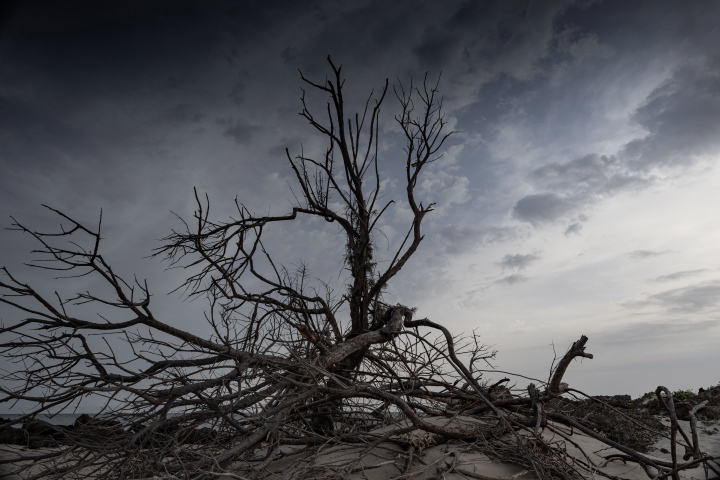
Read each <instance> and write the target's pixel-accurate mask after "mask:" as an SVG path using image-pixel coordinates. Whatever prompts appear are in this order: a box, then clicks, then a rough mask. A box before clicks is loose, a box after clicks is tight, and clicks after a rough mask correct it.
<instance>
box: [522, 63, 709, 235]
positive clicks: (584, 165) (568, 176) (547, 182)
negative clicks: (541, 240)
mask: <svg viewBox="0 0 720 480" xmlns="http://www.w3.org/2000/svg"><path fill="white" fill-rule="evenodd" d="M632 121H633V122H635V123H636V124H637V125H640V126H641V127H642V128H643V129H644V130H645V131H647V134H646V135H645V136H644V137H641V138H636V139H634V140H632V141H630V142H628V143H626V144H625V145H624V146H623V147H622V148H621V149H620V150H619V151H618V152H616V153H615V154H614V155H612V156H605V155H600V154H595V153H592V154H588V155H585V156H583V157H580V158H576V159H573V160H570V161H567V162H551V163H549V164H547V165H545V166H542V167H540V168H537V169H535V170H533V171H532V172H531V173H530V175H529V180H530V181H531V182H532V184H533V185H534V186H535V187H536V188H537V189H539V190H544V192H542V193H535V194H531V195H527V196H525V197H523V198H521V199H520V200H518V201H517V203H516V204H515V206H514V208H513V212H512V213H513V216H514V217H515V218H517V219H518V220H521V221H525V222H529V223H531V224H533V225H540V224H543V223H552V222H556V221H558V220H560V219H562V218H566V217H567V216H569V215H570V214H572V213H576V212H578V211H582V210H584V209H586V208H588V207H590V206H592V205H593V204H595V203H597V202H599V201H602V200H603V199H604V198H608V197H611V196H614V195H617V194H619V193H622V192H628V191H639V190H643V189H645V188H647V187H649V186H651V185H653V184H655V183H656V182H657V181H658V175H659V174H660V175H663V176H666V177H667V176H670V177H676V176H679V175H682V174H683V173H684V172H685V169H686V168H687V167H689V166H692V165H694V164H696V163H697V162H699V161H703V160H708V161H711V162H713V163H714V162H716V161H717V153H718V152H719V151H720V135H718V132H720V57H717V56H714V57H705V58H704V59H698V60H693V61H690V62H687V63H685V64H683V65H681V66H680V67H679V68H677V69H676V70H675V71H674V72H673V74H672V76H671V77H670V78H669V79H668V80H666V81H665V82H663V83H662V84H661V85H660V86H658V87H657V88H655V89H654V90H653V91H652V92H651V93H650V95H648V96H647V98H646V99H645V101H644V102H643V104H642V105H640V106H639V107H638V108H637V109H636V111H635V113H634V114H633V116H632ZM577 231H578V228H577V227H576V228H574V229H573V230H571V231H570V233H573V232H577Z"/></svg>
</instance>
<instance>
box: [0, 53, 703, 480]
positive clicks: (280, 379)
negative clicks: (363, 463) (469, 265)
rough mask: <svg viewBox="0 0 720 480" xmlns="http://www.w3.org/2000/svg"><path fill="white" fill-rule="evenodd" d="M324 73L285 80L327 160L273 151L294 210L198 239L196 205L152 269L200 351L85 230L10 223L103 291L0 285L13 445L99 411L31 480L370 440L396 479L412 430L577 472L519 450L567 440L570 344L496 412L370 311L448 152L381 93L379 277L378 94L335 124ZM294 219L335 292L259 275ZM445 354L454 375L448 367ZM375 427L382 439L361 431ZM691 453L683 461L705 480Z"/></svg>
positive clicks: (436, 356)
mask: <svg viewBox="0 0 720 480" xmlns="http://www.w3.org/2000/svg"><path fill="white" fill-rule="evenodd" d="M328 61H329V63H330V68H331V70H332V75H331V78H330V79H327V80H326V81H325V82H322V83H316V82H313V81H311V80H309V79H307V78H306V77H304V76H303V75H302V74H301V80H302V82H304V84H305V85H306V86H307V88H309V89H312V90H314V91H316V92H319V93H320V94H322V95H325V96H326V97H327V99H328V102H327V107H326V109H325V111H324V113H323V115H322V116H319V115H316V114H315V113H314V112H313V110H311V107H310V106H309V105H308V104H307V103H306V97H305V94H304V93H303V97H302V111H301V113H300V115H301V116H302V117H303V118H304V119H305V120H307V121H308V122H309V124H310V125H311V126H312V127H313V128H314V129H315V130H316V131H317V132H318V133H319V134H320V135H322V136H324V137H325V138H326V139H327V142H328V144H327V145H328V146H327V148H326V150H325V151H324V154H323V155H322V156H321V157H320V158H314V157H310V156H305V154H304V153H303V154H301V155H299V156H296V157H292V156H291V155H290V154H289V152H288V153H287V157H288V161H289V165H290V168H291V169H292V171H293V173H294V176H295V179H296V180H297V188H298V193H299V194H298V195H297V196H296V198H297V199H298V200H297V202H296V203H295V204H293V205H292V206H291V207H292V208H291V210H290V211H289V213H287V214H285V215H280V216H262V215H256V214H254V213H252V212H250V211H249V210H248V209H247V208H245V206H243V205H242V204H240V203H237V213H236V217H235V218H233V219H231V220H229V221H217V220H215V219H212V218H211V217H210V214H209V201H208V199H207V197H205V198H201V197H200V196H198V195H197V193H196V195H195V198H196V202H197V210H196V212H195V214H194V217H193V218H192V220H191V221H189V222H187V223H185V222H184V223H183V229H181V230H177V231H173V232H172V233H171V234H170V235H169V236H167V237H166V238H165V239H164V244H163V246H161V247H160V248H158V249H157V250H156V252H155V255H156V256H159V257H162V258H164V259H165V260H167V261H169V262H170V264H171V265H173V266H175V267H185V268H188V270H187V271H189V272H192V273H191V274H190V275H189V276H188V277H187V279H186V280H185V281H184V283H183V284H182V285H181V287H184V288H186V289H187V293H188V295H189V296H190V297H206V298H207V299H208V301H209V308H208V310H207V315H206V321H207V322H208V324H209V327H210V331H211V332H212V333H211V334H210V335H208V336H206V337H201V336H198V335H195V334H192V333H190V332H188V331H185V330H182V329H179V328H177V327H176V326H174V325H173V322H172V320H171V319H166V318H163V316H162V315H161V314H158V313H156V312H155V311H154V310H153V308H152V306H151V295H150V291H149V288H148V286H147V284H146V283H144V282H139V281H137V280H135V281H132V282H131V281H129V280H126V279H124V278H123V277H122V276H121V275H120V274H119V273H118V272H117V271H116V270H115V269H114V268H113V267H112V266H111V265H110V262H109V260H108V259H107V258H106V257H105V256H103V254H102V253H101V249H100V246H101V235H100V227H101V225H98V227H97V228H96V229H92V228H88V227H86V226H84V225H82V224H81V223H79V222H76V221H75V220H73V219H72V218H70V217H69V216H67V215H65V214H63V213H62V212H59V211H57V210H53V209H51V210H53V211H54V212H55V213H56V214H57V215H59V216H60V218H61V219H62V221H63V222H64V223H63V225H64V227H63V229H62V230H61V231H60V232H51V233H45V232H39V231H36V230H33V229H31V228H28V227H26V226H24V225H23V224H21V223H20V222H18V221H15V223H14V228H15V229H16V230H18V231H20V232H22V233H24V234H26V235H29V236H30V237H32V238H33V239H34V240H35V241H36V242H38V244H39V245H40V247H39V249H38V250H36V251H35V252H36V253H37V254H38V255H40V256H41V257H42V258H41V260H43V263H40V264H37V266H38V268H41V269H46V270H49V271H61V272H63V275H65V276H69V277H73V276H75V277H79V276H86V275H91V276H94V277H95V278H96V279H97V280H98V282H102V283H103V284H104V286H106V287H110V292H111V294H109V295H108V294H106V295H102V294H98V293H91V292H84V293H78V294H77V295H75V296H73V297H72V298H60V297H59V296H57V297H55V298H52V297H49V296H46V295H44V294H43V293H41V292H39V291H37V290H36V289H34V288H33V287H32V286H30V285H28V284H26V283H23V281H22V280H21V279H20V278H18V277H17V276H14V275H13V274H12V273H11V272H9V271H8V270H7V269H3V271H4V273H5V275H6V278H5V279H4V280H3V281H2V282H0V288H1V289H2V291H3V296H2V297H0V301H2V302H3V303H5V304H7V305H10V306H12V307H14V308H15V309H16V310H17V311H18V312H21V313H23V314H24V316H23V317H21V318H19V319H18V320H17V321H15V322H14V323H11V324H10V325H7V326H5V325H3V326H2V328H1V329H0V334H2V335H3V341H2V344H1V345H0V349H1V350H2V355H3V356H4V358H5V361H6V362H8V361H9V362H13V363H14V368H10V369H6V370H7V371H8V373H6V375H5V377H4V383H3V384H2V386H0V388H1V389H2V393H3V397H2V398H0V403H12V402H15V401H20V400H22V401H24V402H30V403H31V404H33V405H35V407H34V408H33V409H32V411H31V412H30V413H28V414H27V415H26V416H25V417H23V418H21V419H19V420H17V421H15V422H11V424H12V423H15V424H18V425H23V426H24V428H25V429H26V430H27V429H28V428H29V426H30V425H32V424H33V419H34V418H35V417H36V416H37V415H39V414H41V413H43V412H52V411H60V410H63V409H64V410H66V411H67V410H72V409H73V408H74V407H75V406H76V405H77V404H78V402H79V401H80V400H81V399H83V398H85V397H88V396H95V397H102V398H104V399H105V407H104V409H103V410H102V412H101V414H100V415H99V416H98V417H96V418H95V419H93V420H89V421H84V422H82V423H81V424H78V425H76V426H75V427H74V428H60V427H52V426H47V428H50V429H51V430H53V432H52V438H53V439H54V440H55V441H56V442H57V446H58V448H57V450H55V451H54V453H50V454H45V455H43V460H44V461H47V462H49V463H48V465H50V467H49V470H48V471H46V472H44V473H45V474H47V475H48V476H49V475H54V476H55V477H63V476H65V477H68V478H70V477H84V478H88V477H92V476H93V475H94V476H96V477H98V478H152V477H154V476H155V478H157V476H158V475H159V476H161V477H162V478H223V475H225V474H226V473H227V472H228V471H229V470H232V469H235V471H237V469H238V468H239V469H240V470H241V472H242V473H241V474H238V475H240V476H238V475H236V477H237V478H248V477H256V476H258V475H260V474H261V473H262V472H263V470H264V469H265V468H266V467H268V465H270V464H271V463H272V462H273V461H274V460H275V459H276V458H278V457H280V456H282V455H284V454H285V453H286V452H285V450H283V448H287V447H288V446H303V447H304V448H308V449H309V451H312V449H313V448H319V447H320V446H321V445H326V444H341V443H362V444H365V445H367V447H366V449H365V450H363V451H364V452H367V451H370V450H371V449H372V448H374V447H375V446H377V445H378V444H380V443H381V442H383V441H394V442H397V443H398V444H400V445H404V446H405V447H407V448H408V452H409V457H408V464H407V465H406V467H405V470H407V467H408V466H409V465H410V464H411V463H412V459H413V454H412V452H413V450H412V449H413V448H414V446H413V445H412V444H411V443H408V442H407V440H403V438H405V437H403V435H405V434H408V433H409V432H413V431H417V430H420V431H424V432H427V434H428V435H430V437H429V438H431V441H433V442H440V441H447V440H452V439H454V440H461V441H466V442H471V443H472V442H478V441H479V439H483V441H487V439H491V441H492V442H495V443H494V445H495V447H494V448H495V450H496V451H504V452H514V453H513V454H508V455H509V456H508V457H507V458H511V459H512V460H513V461H517V462H519V463H521V464H523V465H526V466H527V467H528V468H529V469H532V470H533V471H534V472H535V473H536V474H537V475H538V476H539V477H540V478H572V477H574V476H578V475H580V474H581V473H582V472H581V471H580V470H582V467H577V466H572V465H569V464H567V463H563V461H561V457H562V456H561V455H555V456H553V455H554V454H552V452H551V450H548V448H549V447H548V448H545V449H544V450H543V449H542V448H541V449H538V448H534V447H533V448H530V447H528V446H527V445H526V442H524V440H522V439H521V436H520V434H519V433H518V432H520V431H522V430H527V431H528V432H532V433H534V434H535V435H536V436H537V435H538V432H539V431H540V430H541V429H544V428H546V427H547V426H548V425H549V424H551V423H553V422H558V423H564V424H566V425H573V426H574V427H575V428H578V429H583V428H585V427H583V426H582V425H581V424H579V423H577V422H575V420H573V419H570V418H567V417H565V416H563V415H561V414H556V413H548V412H546V411H545V410H544V409H543V407H542V405H543V402H546V401H548V400H550V399H553V398H556V397H558V396H559V395H561V394H563V393H565V392H567V391H568V386H567V385H566V384H563V383H561V380H562V376H563V374H564V372H565V370H566V369H567V367H568V365H569V363H570V361H571V360H572V359H573V358H576V357H578V356H580V357H589V358H592V356H591V355H589V354H586V353H584V348H585V347H584V345H585V342H586V341H587V338H586V337H582V339H581V340H579V341H578V342H576V343H575V344H574V345H573V346H572V348H571V349H570V350H569V351H568V353H567V354H566V355H565V357H564V358H563V359H562V360H561V361H560V362H559V364H558V368H556V370H555V373H554V375H553V376H552V378H550V379H549V381H548V382H547V385H545V387H546V388H545V389H544V391H539V390H538V388H537V387H536V386H534V385H532V386H531V387H532V388H529V389H528V395H527V396H525V395H510V396H509V397H508V396H499V395H498V396H496V395H495V393H494V392H495V389H496V387H497V386H498V384H495V385H493V386H488V385H487V384H486V383H485V382H483V381H482V379H481V377H480V374H479V372H478V371H477V369H476V366H475V363H476V362H482V361H483V360H488V359H489V358H491V357H492V355H493V353H492V352H488V351H487V349H486V348H485V347H484V346H483V345H482V344H481V343H479V342H478V340H477V337H471V338H470V339H469V340H470V341H466V340H462V339H459V338H456V337H454V336H453V335H452V334H451V333H450V332H449V331H448V330H447V329H446V328H445V327H443V326H442V325H440V324H438V323H436V322H433V321H430V320H428V319H419V320H418V319H413V316H414V310H413V309H412V308H409V307H407V306H402V305H388V304H386V303H384V302H383V292H384V290H385V289H386V287H387V285H388V283H389V282H390V280H392V279H393V277H395V275H397V273H398V272H399V271H400V270H401V269H402V268H403V267H404V266H405V265H406V264H407V262H408V260H409V259H410V257H411V256H412V255H413V254H414V253H415V251H416V250H417V248H418V246H419V245H420V243H421V242H422V240H423V233H422V222H423V219H424V217H425V215H427V214H428V213H429V212H431V211H432V209H433V203H424V202H422V201H420V200H418V199H417V198H416V186H417V184H418V180H419V179H420V177H421V174H422V171H423V169H425V168H426V167H427V165H428V164H430V163H431V162H433V161H434V160H436V159H437V158H438V156H439V155H440V152H441V149H442V147H443V145H444V143H445V142H446V140H447V139H448V138H449V136H450V135H451V134H452V132H446V131H445V125H446V121H445V118H444V116H443V112H442V97H441V96H440V95H439V93H438V84H437V83H434V84H429V83H428V82H427V78H426V80H425V81H424V82H423V83H422V85H419V86H415V85H413V84H412V83H411V84H410V85H409V86H408V88H407V89H404V88H403V87H402V86H401V85H399V86H398V87H396V88H394V89H393V93H394V94H395V97H396V98H397V100H398V101H399V104H400V113H399V114H398V115H397V116H396V117H395V121H396V122H397V124H398V125H399V127H400V131H401V132H402V135H403V136H404V139H405V150H404V158H403V159H402V162H403V163H404V167H405V193H404V198H403V199H402V201H403V202H405V204H406V205H407V207H409V209H410V210H411V211H412V219H411V220H410V222H409V224H408V225H406V235H405V237H404V239H403V240H402V241H401V242H400V244H399V245H398V246H397V249H396V250H395V251H394V253H393V254H392V255H391V257H390V258H391V259H390V261H389V262H387V263H385V264H384V266H383V267H382V268H380V267H379V265H378V263H377V262H376V254H377V252H376V250H375V249H376V246H375V243H374V239H375V235H376V234H377V231H378V221H379V219H380V218H381V217H382V216H383V215H384V214H385V213H386V212H387V209H388V208H389V206H390V205H391V203H392V202H393V200H391V201H389V202H384V203H383V201H382V197H381V192H380V189H381V177H380V169H379V167H378V157H379V150H378V135H379V133H380V128H379V121H380V107H381V105H382V104H383V101H384V100H385V98H386V95H387V93H388V88H389V86H388V85H389V84H388V82H387V81H386V82H385V85H384V86H383V88H382V90H381V91H380V92H379V93H378V94H377V95H373V94H372V93H371V95H370V96H369V98H368V100H367V102H366V103H365V107H364V110H363V111H362V112H361V113H359V114H355V115H354V116H352V117H348V116H347V113H346V112H345V102H344V98H343V88H344V80H343V78H342V76H341V68H339V67H336V66H335V65H334V64H333V63H332V61H330V59H329V58H328ZM398 201H399V200H398ZM338 205H339V206H338ZM301 216H308V217H319V218H321V219H324V220H325V221H327V222H328V223H331V224H334V225H337V226H338V228H339V230H340V231H341V232H342V238H343V239H344V242H345V245H344V246H345V248H346V253H345V257H344V264H345V268H347V270H348V271H349V272H350V277H349V282H348V284H347V285H346V290H345V291H343V292H340V293H339V294H337V295H336V294H334V292H333V291H332V289H331V288H330V286H329V285H327V284H324V283H319V284H314V283H313V280H312V279H311V278H310V277H309V275H308V273H307V270H306V269H305V267H304V266H302V265H301V266H300V267H298V268H295V269H289V268H287V267H286V266H283V265H278V264H276V263H275V262H274V261H273V257H272V254H271V252H270V251H269V249H268V248H266V243H264V242H263V238H264V237H263V235H273V227H274V226H276V225H278V224H286V223H288V222H293V221H296V219H298V217H301ZM265 238H267V237H265ZM65 240H68V242H66V243H63V241H65ZM250 286H252V287H250ZM87 304H96V305H97V306H98V308H99V309H100V310H101V311H103V312H106V311H108V310H110V311H112V312H113V317H112V319H111V317H110V316H106V317H104V318H103V319H102V320H101V321H97V320H94V319H88V318H84V317H83V316H82V315H80V314H78V313H77V312H76V309H77V308H76V306H77V305H84V306H85V307H87ZM421 329H422V330H421ZM427 332H434V333H435V335H434V336H433V335H427ZM11 337H12V338H11ZM118 337H120V340H124V342H125V343H126V348H129V349H131V351H132V354H131V355H130V356H129V357H128V356H127V355H124V354H123V353H122V352H121V350H119V349H118V346H117V344H116V343H113V342H116V341H117V339H118ZM116 352H118V353H116ZM463 354H467V355H468V357H469V358H470V361H469V362H467V363H464V362H463V361H461V358H462V356H463ZM658 395H659V394H658ZM670 407H672V403H670ZM460 413H464V414H467V415H475V416H478V417H480V418H484V419H486V422H485V423H484V425H486V428H485V429H480V430H478V429H470V428H463V427H458V428H456V427H448V426H440V425H438V424H437V423H433V422H431V421H429V420H428V419H429V418H431V417H436V416H448V415H449V416H454V415H457V414H460ZM388 425H389V426H392V428H391V429H390V430H389V431H385V433H382V434H378V433H377V429H378V427H381V426H388ZM588 434H590V435H595V436H596V437H597V436H598V435H597V434H594V432H592V431H590V432H588ZM600 438H602V437H600ZM539 441H540V442H541V440H539ZM608 441H609V440H608ZM498 442H500V443H498ZM486 443H487V442H486ZM498 445H501V446H502V448H500V450H498V448H499V447H498ZM621 447H622V446H619V447H618V448H621ZM623 448H624V447H622V448H621V451H623V452H624V454H625V455H626V456H627V457H628V458H630V459H631V460H634V461H638V462H641V463H643V465H646V466H647V468H648V469H650V468H654V469H656V471H657V472H659V473H658V474H663V475H665V474H668V473H670V472H671V471H674V470H677V469H678V468H683V465H685V464H678V463H677V462H674V463H673V464H668V465H663V464H662V463H658V462H653V461H651V460H649V459H647V458H646V457H644V456H642V455H641V454H639V453H637V452H634V451H632V450H630V449H627V448H625V449H624V450H623ZM503 449H504V450H503ZM693 451H694V452H695V457H697V458H695V457H694V458H693V460H692V461H694V462H696V463H697V462H699V461H705V463H707V459H704V458H703V457H701V456H700V454H699V453H698V452H699V450H697V448H695V449H694V450H693ZM548 452H550V453H548ZM548 458H554V460H553V461H549V460H548ZM0 463H1V462H0ZM348 468H349V470H348V472H350V471H351V466H350V467H348ZM588 468H590V469H592V468H593V467H592V466H589V467H588ZM83 469H84V470H83ZM648 471H649V473H650V470H648ZM224 478H227V477H224ZM232 478H235V477H232Z"/></svg>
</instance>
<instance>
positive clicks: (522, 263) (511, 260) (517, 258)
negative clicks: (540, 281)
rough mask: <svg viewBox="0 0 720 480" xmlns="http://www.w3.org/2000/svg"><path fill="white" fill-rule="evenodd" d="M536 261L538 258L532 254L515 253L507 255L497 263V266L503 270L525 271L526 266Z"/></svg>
mask: <svg viewBox="0 0 720 480" xmlns="http://www.w3.org/2000/svg"><path fill="white" fill-rule="evenodd" d="M538 260H540V256H539V255H536V254H534V253H528V254H527V255H522V254H520V253H516V254H515V255H511V254H507V255H505V256H504V257H503V258H502V260H500V261H499V262H498V265H499V266H501V267H502V268H503V270H505V269H507V268H509V269H517V270H525V269H526V268H527V267H528V265H530V264H531V263H534V262H537V261H538Z"/></svg>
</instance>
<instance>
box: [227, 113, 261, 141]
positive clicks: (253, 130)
mask: <svg viewBox="0 0 720 480" xmlns="http://www.w3.org/2000/svg"><path fill="white" fill-rule="evenodd" d="M216 123H217V124H218V125H221V126H222V127H223V132H222V134H223V137H228V138H231V139H233V140H234V141H235V143H237V144H239V145H241V144H247V143H249V142H250V141H251V140H252V139H253V137H254V136H255V135H257V134H258V133H260V132H261V131H263V127H260V126H258V125H252V124H250V123H248V122H246V121H244V120H242V119H239V120H235V119H234V118H232V117H230V118H218V119H217V120H216Z"/></svg>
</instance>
